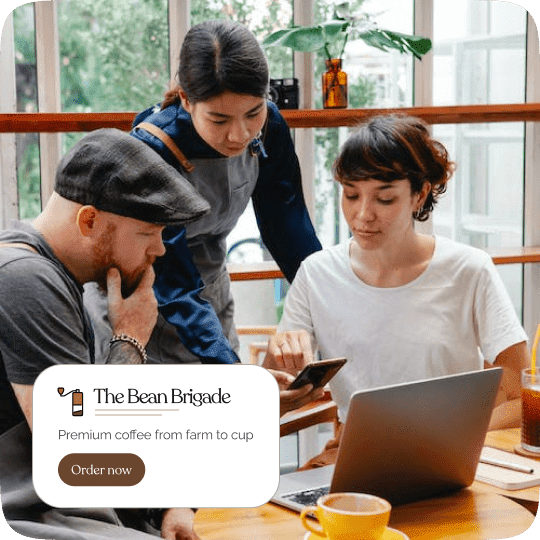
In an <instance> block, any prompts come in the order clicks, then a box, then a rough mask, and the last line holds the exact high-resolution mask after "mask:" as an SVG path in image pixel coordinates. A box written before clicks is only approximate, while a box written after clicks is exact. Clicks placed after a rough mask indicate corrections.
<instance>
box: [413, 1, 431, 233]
mask: <svg viewBox="0 0 540 540" xmlns="http://www.w3.org/2000/svg"><path fill="white" fill-rule="evenodd" d="M414 33H415V34H416V35H419V36H425V37H429V38H431V40H432V41H433V0H415V2H414ZM413 84H414V90H413V105H414V106H416V107H429V106H431V105H433V52H430V53H428V54H426V55H425V56H424V57H423V58H422V60H416V59H415V60H414V78H413ZM415 227H416V230H417V231H418V232H420V233H422V234H432V233H433V218H432V217H431V215H430V217H429V219H428V220H427V221H424V222H416V223H415Z"/></svg>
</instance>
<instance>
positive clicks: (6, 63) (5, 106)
mask: <svg viewBox="0 0 540 540" xmlns="http://www.w3.org/2000/svg"><path fill="white" fill-rule="evenodd" d="M0 49H1V51H2V54H0V71H1V72H2V87H1V91H0V111H2V112H3V113H14V112H16V111H17V94H16V85H15V53H14V49H15V47H14V39H13V13H10V14H9V15H8V17H7V19H6V21H5V23H4V28H3V30H2V43H1V45H0ZM18 214H19V212H18V204H17V166H16V151H15V134H14V133H2V134H0V226H1V227H2V228H3V229H7V228H8V226H9V222H10V220H12V219H17V217H18Z"/></svg>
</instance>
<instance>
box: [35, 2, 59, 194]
mask: <svg viewBox="0 0 540 540" xmlns="http://www.w3.org/2000/svg"><path fill="white" fill-rule="evenodd" d="M34 9H35V17H36V64H37V84H38V106H39V112H42V113H43V112H61V102H60V60H59V50H60V45H59V38H58V17H57V12H56V2H36V3H35V5H34ZM39 147H40V156H41V201H42V205H45V203H46V201H47V199H48V198H49V196H50V195H51V193H52V191H53V187H54V177H55V174H56V167H57V165H58V162H59V160H60V157H61V153H62V152H61V135H60V134H59V133H40V134H39Z"/></svg>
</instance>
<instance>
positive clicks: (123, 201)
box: [54, 129, 210, 225]
mask: <svg viewBox="0 0 540 540" xmlns="http://www.w3.org/2000/svg"><path fill="white" fill-rule="evenodd" d="M54 190H55V191H56V192H57V193H58V194H59V195H60V196H62V197H64V198H66V199H69V200H70V201H74V202H77V203H79V204H83V205H87V204H89V205H92V206H95V207H96V208H97V209H98V210H103V211H105V212H111V213H113V214H118V215H120V216H125V217H130V218H134V219H138V220H141V221H146V222H150V223H157V224H160V225H185V224H186V223H190V222H191V221H195V220H197V219H199V218H200V217H202V216H203V215H204V214H206V213H207V212H208V211H209V210H210V205H209V204H208V202H207V201H206V200H205V199H204V198H203V197H202V196H201V195H200V194H199V192H198V191H197V190H196V189H195V188H194V187H193V186H192V185H191V184H190V183H189V182H188V181H187V180H186V179H185V178H184V177H183V176H182V175H181V174H180V173H179V172H178V171H177V170H176V169H175V168H174V167H172V166H171V165H169V164H168V163H167V162H165V161H164V160H163V159H162V158H161V156H160V155H159V154H158V153H157V152H156V151H155V150H153V149H152V148H150V147H149V146H148V145H146V144H145V143H143V142H142V141H139V140H138V139H136V138H135V137H132V136H131V135H128V134H127V133H124V132H123V131H120V130H118V129H98V130H96V131H92V132H90V133H89V134H88V135H86V136H85V137H83V138H82V139H81V140H80V141H79V142H77V143H76V144H75V145H74V146H73V147H72V148H71V150H70V151H69V152H68V153H67V154H66V155H65V156H64V157H63V158H62V160H61V161H60V164H59V165H58V169H57V171H56V181H55V187H54Z"/></svg>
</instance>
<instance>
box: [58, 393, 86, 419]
mask: <svg viewBox="0 0 540 540" xmlns="http://www.w3.org/2000/svg"><path fill="white" fill-rule="evenodd" d="M58 393H59V394H60V397H66V396H69V394H71V416H82V415H83V393H82V392H81V391H80V390H79V389H78V388H77V390H72V391H71V392H68V393H67V394H64V388H63V387H59V388H58Z"/></svg>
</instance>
